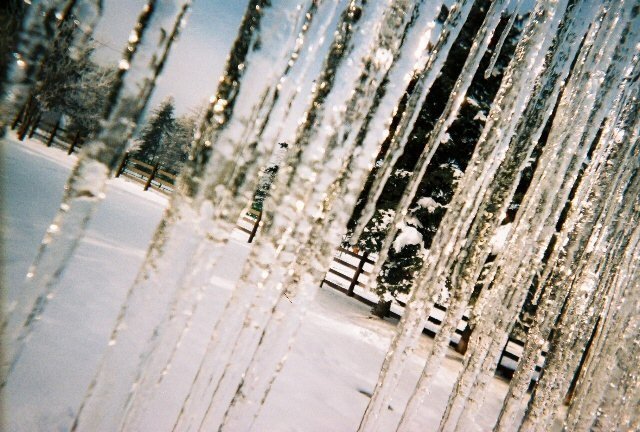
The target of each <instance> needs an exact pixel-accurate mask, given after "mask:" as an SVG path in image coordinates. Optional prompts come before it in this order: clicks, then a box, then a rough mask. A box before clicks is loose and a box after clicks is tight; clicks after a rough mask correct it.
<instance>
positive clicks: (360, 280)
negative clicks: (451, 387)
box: [320, 247, 546, 379]
mask: <svg viewBox="0 0 640 432" xmlns="http://www.w3.org/2000/svg"><path fill="white" fill-rule="evenodd" d="M375 258H376V257H375V256H372V255H371V254H369V253H367V252H365V253H360V252H358V251H354V250H349V249H346V248H343V247H340V248H338V250H337V251H336V253H335V255H334V258H333V262H332V263H331V267H330V268H329V271H328V272H327V274H326V275H325V278H324V280H323V281H322V283H321V285H320V286H325V285H326V286H329V287H331V288H333V289H335V290H338V291H340V292H342V293H344V294H346V295H348V296H350V297H353V298H355V299H356V300H358V301H360V302H362V303H365V304H367V305H369V306H371V307H373V306H375V305H376V303H377V298H378V296H377V294H375V293H373V292H371V291H369V290H367V285H368V282H369V280H370V278H371V277H375V276H374V275H372V274H371V273H370V271H371V270H372V269H373V266H374V264H375ZM404 306H405V302H404V301H402V300H401V299H394V301H393V303H392V307H391V311H390V313H389V315H390V317H392V318H395V319H398V320H399V319H400V318H401V315H402V313H403V309H404ZM446 311H447V308H446V307H445V306H443V305H440V304H437V303H436V304H434V307H433V309H432V310H431V311H430V312H429V317H428V319H427V324H426V325H425V328H424V329H423V333H425V334H426V335H428V336H430V337H435V335H436V333H437V332H438V331H439V329H440V326H441V325H442V320H443V319H444V316H445V313H446ZM468 321H469V318H468V316H466V315H465V316H463V317H462V320H461V321H460V323H458V327H457V328H456V330H455V334H454V335H453V336H452V338H451V340H450V341H449V345H450V346H451V347H453V348H456V349H458V348H459V346H458V345H459V343H460V342H461V341H463V340H465V339H464V338H463V334H464V333H465V330H467V333H468ZM465 336H468V334H465ZM523 350H524V342H522V341H519V340H517V339H513V338H509V339H508V341H507V343H506V345H505V347H504V349H503V351H502V354H501V356H500V359H499V360H498V372H499V373H500V374H501V375H503V376H506V377H508V378H510V377H511V375H513V371H514V370H515V369H516V367H517V365H518V361H519V360H520V357H521V356H522V352H523ZM545 356H546V352H545V351H543V352H542V356H540V358H539V359H538V362H537V365H536V368H535V373H534V376H533V378H534V379H537V377H538V373H539V372H540V370H541V368H542V364H543V363H544V359H545Z"/></svg>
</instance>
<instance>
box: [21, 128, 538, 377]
mask: <svg viewBox="0 0 640 432" xmlns="http://www.w3.org/2000/svg"><path fill="white" fill-rule="evenodd" d="M18 120H19V119H18V118H17V119H16V121H14V123H13V125H12V128H13V129H15V127H16V126H17V125H18V124H19V121H18ZM24 136H28V137H29V138H36V139H39V140H41V141H42V142H44V143H45V144H46V145H47V147H52V146H56V147H60V148H62V149H64V150H66V151H67V154H69V155H70V154H72V153H73V152H74V151H77V150H78V149H79V148H81V147H82V144H83V143H84V141H85V139H86V138H85V137H82V136H80V134H79V133H74V132H71V131H68V130H65V129H64V128H62V127H61V126H60V122H59V121H58V122H56V123H53V124H51V123H46V122H44V121H41V118H36V119H35V120H34V121H33V123H32V124H31V125H30V126H29V127H28V128H27V130H26V131H25V134H24ZM24 136H23V137H22V138H24ZM123 175H124V176H127V177H128V178H130V179H132V180H134V181H136V182H138V183H140V184H142V185H143V188H144V190H145V191H146V190H148V189H149V188H153V189H156V190H158V191H160V192H164V193H171V192H172V191H173V188H174V185H175V181H176V174H173V173H170V172H168V171H165V170H163V169H162V168H161V167H160V166H159V165H158V164H155V165H151V164H149V163H146V162H144V161H141V160H138V159H135V158H133V157H132V156H131V155H130V154H129V153H126V154H125V156H124V158H123V159H122V162H121V163H120V165H119V167H118V169H117V171H116V174H115V176H116V177H120V176H123ZM261 219H262V212H259V211H257V210H254V209H248V210H247V211H244V212H243V213H242V216H241V217H240V220H239V221H238V224H237V227H238V229H239V230H240V231H242V232H244V233H246V234H248V235H249V239H248V242H249V243H251V242H252V241H253V240H254V238H255V236H256V233H257V231H258V229H259V226H260V221H261ZM374 264H375V261H374V259H373V257H372V256H371V255H370V254H369V253H368V252H364V253H363V254H360V253H359V252H357V251H353V250H349V249H346V248H342V247H341V248H338V251H337V253H336V254H335V256H334V258H333V262H332V265H331V267H330V268H329V271H328V273H327V275H326V276H325V278H324V280H323V281H322V283H321V284H320V286H324V285H327V286H329V287H331V288H333V289H336V290H338V291H341V292H343V293H345V294H346V295H348V296H350V297H353V298H355V299H357V300H359V301H361V302H363V303H365V304H367V305H369V306H374V305H375V304H376V302H377V295H376V294H375V293H372V292H370V291H367V290H366V288H367V279H368V278H371V277H372V275H371V273H370V270H371V268H372V267H373V265H374ZM363 279H365V280H364V281H363ZM345 285H346V286H345ZM394 302H395V304H394V305H393V306H392V310H391V311H390V313H389V314H390V316H391V317H393V318H396V319H400V316H401V314H402V309H403V308H404V306H405V303H404V302H403V301H401V300H397V299H396V300H394ZM446 310H447V309H446V307H444V306H442V305H439V304H435V305H434V307H433V310H432V311H431V312H430V314H429V318H428V321H427V325H426V326H425V328H424V333H425V334H427V335H429V336H431V337H434V336H435V334H436V333H437V331H438V330H439V328H440V326H441V324H442V319H443V317H444V313H445V312H446ZM468 320H469V318H468V317H467V316H463V317H462V320H461V322H460V323H459V324H458V328H456V331H455V334H454V336H453V337H452V339H451V341H450V345H451V346H452V347H454V348H458V344H459V342H460V340H461V338H462V335H463V332H464V331H465V328H466V327H467V322H468ZM523 347H524V343H523V342H522V341H519V340H516V339H512V338H509V340H508V341H507V344H506V345H505V347H504V349H503V351H502V355H501V356H500V360H499V362H498V368H499V371H500V372H501V373H502V374H504V375H507V376H510V375H511V374H512V373H513V370H515V368H516V366H517V364H518V361H519V360H520V356H521V355H522V351H523ZM545 356H546V352H544V351H543V352H542V356H541V357H540V358H539V359H538V364H537V365H536V374H534V375H535V377H537V373H538V372H539V371H540V370H541V367H542V364H543V362H544V357H545Z"/></svg>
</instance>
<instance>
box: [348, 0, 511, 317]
mask: <svg viewBox="0 0 640 432" xmlns="http://www.w3.org/2000/svg"><path fill="white" fill-rule="evenodd" d="M488 7H489V2H476V4H475V5H474V7H473V8H472V10H471V12H470V14H469V17H468V19H467V22H466V23H465V25H464V26H463V27H462V30H461V32H460V34H459V36H458V38H457V39H456V41H455V42H454V44H453V46H452V48H451V51H450V53H449V56H448V58H447V59H446V61H445V63H444V66H443V68H442V72H441V74H440V76H439V77H438V78H437V79H436V80H435V82H434V85H433V86H432V89H431V91H430V92H429V94H428V95H427V97H426V100H425V102H424V104H423V105H422V109H421V111H420V115H419V117H418V119H417V121H416V124H415V126H414V128H413V130H412V132H411V135H410V137H409V139H408V141H407V144H406V148H405V150H404V153H403V154H402V155H401V156H400V158H399V159H398V161H397V162H396V164H395V168H394V170H393V171H392V173H391V175H390V177H389V179H388V181H387V183H386V185H385V187H384V190H383V192H382V194H381V196H380V198H379V199H378V202H377V206H376V213H375V214H374V216H373V218H372V219H371V220H370V221H369V223H368V224H367V228H366V229H365V230H364V231H363V235H361V236H360V238H359V239H358V240H357V244H358V246H359V247H360V248H361V249H363V250H367V251H370V252H374V253H375V252H378V251H379V250H380V248H381V247H382V243H383V241H384V238H385V236H386V234H387V232H388V231H389V224H391V223H392V220H393V215H394V214H395V208H396V206H397V205H398V203H399V202H400V199H401V197H402V195H403V193H404V192H405V189H406V188H407V185H408V184H409V181H410V178H411V176H412V173H413V172H414V170H415V167H416V162H417V160H418V158H419V156H420V153H421V152H422V151H423V149H424V148H425V145H426V142H427V141H428V139H429V137H430V135H431V134H432V131H433V128H434V125H435V124H436V122H437V121H438V118H439V117H440V116H441V114H442V113H443V110H444V109H445V104H446V102H447V100H448V97H449V93H451V91H452V89H453V87H454V84H455V83H456V80H457V79H458V76H459V75H460V73H461V70H462V68H463V65H464V63H465V61H466V59H467V56H468V55H469V52H470V49H471V42H472V41H473V38H474V37H475V35H476V33H477V31H478V28H479V27H480V25H481V24H482V21H483V19H484V17H485V15H486V13H487V10H488ZM446 14H447V10H446V8H443V10H442V11H441V19H443V18H444V17H446ZM507 21H508V17H504V18H503V19H502V21H501V23H500V25H499V30H500V28H504V27H505V25H506V23H507ZM521 22H522V21H520V23H521ZM518 34H519V26H515V27H514V28H513V29H512V31H511V34H510V37H509V38H508V39H507V40H506V42H505V46H504V47H502V50H501V52H500V53H499V54H500V55H499V56H498V59H497V60H498V61H497V66H496V68H495V70H494V72H493V74H492V75H491V76H489V77H488V78H485V77H484V75H483V73H482V71H484V70H485V69H486V68H487V66H488V65H489V62H490V60H491V57H492V53H493V51H491V48H492V47H495V46H496V44H497V42H498V38H499V36H500V33H499V32H498V35H497V36H495V37H494V38H493V41H492V42H491V45H490V50H489V51H488V52H487V53H486V54H485V56H484V58H483V59H482V61H481V63H480V67H479V68H478V69H479V71H480V72H479V73H477V74H476V75H475V76H474V78H473V80H472V82H471V86H470V88H469V90H468V91H467V98H466V99H465V101H464V102H463V103H462V106H461V107H460V110H459V113H458V116H457V118H456V120H455V121H454V122H453V123H452V125H451V126H450V127H449V129H448V131H447V133H446V134H445V135H444V138H443V139H442V141H441V142H440V144H439V146H438V148H437V150H436V151H435V153H434V154H433V156H432V158H431V161H430V163H429V164H428V167H427V171H426V175H425V176H424V178H423V179H422V181H421V183H420V186H419V188H418V191H417V193H416V195H415V198H414V199H413V202H412V204H411V207H410V208H409V212H408V214H407V215H406V217H405V220H404V223H403V224H402V227H403V228H402V229H401V230H400V232H399V233H398V235H397V238H396V240H394V244H395V245H397V244H403V245H404V247H402V248H396V247H391V248H390V250H389V252H388V253H389V256H388V258H387V260H386V261H385V262H384V265H383V266H382V269H381V272H380V273H379V274H378V275H377V286H376V293H377V294H378V296H379V297H380V304H379V305H378V307H376V308H375V309H374V312H375V313H376V314H377V315H380V316H382V315H384V314H385V313H386V312H387V311H388V306H389V300H390V299H392V298H395V297H397V296H398V295H399V294H403V293H404V294H406V293H408V292H409V290H410V288H411V286H412V285H413V283H414V277H415V274H416V272H417V270H418V269H419V268H420V267H421V266H422V262H423V250H428V249H429V247H430V245H431V241H432V239H433V236H434V234H435V233H436V231H437V229H438V226H439V224H440V221H441V219H442V217H443V216H444V214H445V212H446V209H447V203H448V202H449V201H450V200H451V198H452V197H453V194H454V192H455V189H456V185H457V181H458V179H459V178H460V177H461V175H462V173H463V171H464V169H465V168H466V165H467V163H468V161H469V159H470V157H471V154H472V152H473V150H474V147H475V144H476V142H477V140H478V138H479V137H480V133H481V131H482V128H483V126H484V123H485V120H486V117H485V116H486V114H487V113H488V112H489V108H490V106H491V102H492V100H493V97H494V96H495V94H496V92H497V90H498V87H499V85H500V82H501V79H502V71H503V69H504V68H505V67H506V65H507V64H508V62H509V60H510V58H511V53H512V52H513V49H514V47H515V43H516V42H517V36H518ZM412 88H413V83H411V84H410V85H409V88H408V92H409V93H411V92H412V91H413V90H412ZM403 103H406V100H405V101H403ZM403 103H401V105H400V108H399V110H398V113H397V114H396V117H397V118H396V119H395V120H394V122H393V123H392V130H393V127H394V125H397V124H398V121H399V117H400V116H401V115H402V111H403V109H404V108H403ZM392 135H393V134H390V135H389V138H388V139H387V143H385V145H383V150H382V151H381V153H380V154H379V155H378V158H377V160H378V164H377V167H379V166H381V165H382V161H383V160H384V158H385V156H386V152H387V149H388V146H389V142H390V140H391V138H392ZM377 167H376V168H374V171H373V172H372V175H371V176H370V178H369V181H368V183H367V186H365V189H364V191H363V192H362V194H361V195H360V202H359V205H358V207H357V208H356V210H355V212H354V215H353V216H352V219H351V221H350V226H351V227H354V226H355V224H356V223H357V221H358V219H359V217H360V215H361V211H362V209H363V207H364V205H365V204H366V202H365V201H366V197H367V195H368V194H369V188H370V187H371V183H372V181H373V179H374V178H375V174H376V169H377ZM412 230H416V232H417V233H419V234H420V236H421V241H419V242H415V243H412V244H405V243H404V242H400V243H398V238H400V237H403V236H404V237H406V236H407V232H412ZM445 298H446V293H445Z"/></svg>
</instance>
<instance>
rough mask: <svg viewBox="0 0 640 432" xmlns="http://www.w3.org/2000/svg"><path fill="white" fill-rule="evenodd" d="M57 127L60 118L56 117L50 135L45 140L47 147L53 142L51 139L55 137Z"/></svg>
mask: <svg viewBox="0 0 640 432" xmlns="http://www.w3.org/2000/svg"><path fill="white" fill-rule="evenodd" d="M59 127H60V120H59V119H58V121H57V122H56V124H55V125H54V126H53V129H52V130H51V135H49V139H48V140H47V147H51V144H53V140H54V139H55V137H56V134H57V133H58V128H59Z"/></svg>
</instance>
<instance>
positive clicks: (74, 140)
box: [67, 131, 117, 177]
mask: <svg viewBox="0 0 640 432" xmlns="http://www.w3.org/2000/svg"><path fill="white" fill-rule="evenodd" d="M79 141H80V132H79V131H78V132H76V136H75V137H73V141H72V142H71V147H69V151H67V154H68V155H70V154H71V153H73V150H74V149H75V148H76V146H77V145H78V142H79ZM116 177H117V176H116Z"/></svg>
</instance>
